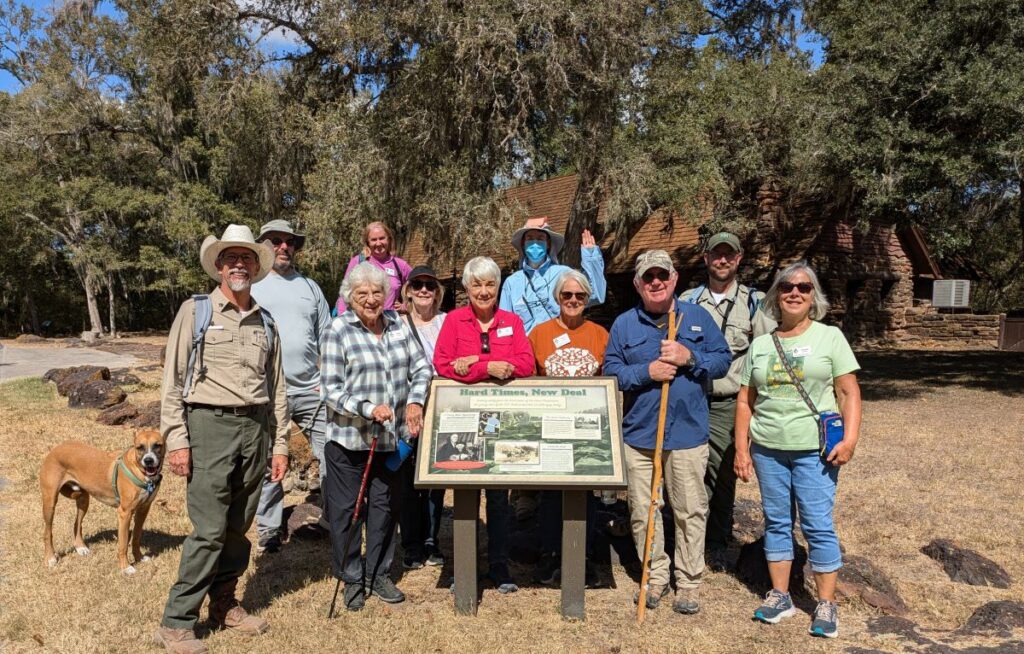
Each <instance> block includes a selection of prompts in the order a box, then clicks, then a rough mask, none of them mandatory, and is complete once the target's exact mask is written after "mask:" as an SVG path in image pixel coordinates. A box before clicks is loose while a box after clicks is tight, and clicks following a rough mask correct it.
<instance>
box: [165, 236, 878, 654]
mask: <svg viewBox="0 0 1024 654" xmlns="http://www.w3.org/2000/svg"><path fill="white" fill-rule="evenodd" d="M304 241H305V237H304V236H303V235H302V234H299V233H297V232H296V231H295V230H294V229H292V227H291V225H290V224H289V223H288V222H286V221H283V220H275V221H271V222H269V223H267V224H266V225H264V226H263V227H262V229H261V230H260V233H259V235H258V236H257V237H255V238H254V237H253V235H252V233H251V231H250V230H249V229H248V228H247V227H244V226H239V225H231V226H229V227H228V228H227V230H226V231H225V232H224V235H223V236H222V238H220V239H217V238H216V237H214V236H210V237H207V239H206V241H205V242H204V243H203V246H202V248H201V252H200V258H201V262H202V264H203V268H204V269H205V270H206V272H207V273H208V274H209V275H210V276H211V277H212V278H213V279H214V280H216V281H217V282H218V284H219V285H218V287H217V288H216V289H215V290H214V291H213V292H212V293H210V294H209V295H208V296H205V295H203V296H193V298H191V299H189V300H186V301H185V303H184V304H183V305H182V307H181V309H180V310H179V312H178V315H177V317H176V318H175V321H174V324H173V326H172V328H171V332H170V336H169V341H168V348H167V360H166V367H165V372H164V380H163V390H162V401H163V405H162V406H163V408H162V416H161V429H162V431H164V432H165V434H166V435H167V437H168V440H167V449H168V456H167V465H168V466H169V468H170V470H171V472H173V473H175V474H178V475H183V476H187V477H188V486H187V488H188V490H187V502H188V508H189V516H190V519H191V520H192V522H193V531H192V533H191V534H190V535H189V536H188V538H187V539H186V541H185V544H184V546H183V551H182V557H181V564H180V568H179V575H178V581H177V582H176V583H175V585H174V586H173V587H172V589H171V592H170V596H169V598H168V601H167V604H166V608H165V611H164V616H163V620H162V622H161V626H160V628H159V629H158V631H157V633H156V640H157V641H158V642H159V643H161V644H163V645H164V646H165V647H166V649H167V650H168V651H171V652H177V653H186V654H202V653H203V652H205V651H206V647H205V644H204V643H203V642H202V641H201V640H199V639H197V637H196V635H195V631H194V627H195V625H196V623H197V621H198V619H199V611H200V608H201V606H202V603H203V600H204V598H205V597H206V596H209V597H210V605H209V615H210V619H211V622H212V623H213V624H214V625H215V626H219V627H224V628H229V629H232V630H235V631H237V632H241V633H246V634H258V633H262V632H264V631H266V630H267V628H268V624H267V622H266V621H265V620H263V619H262V618H260V617H257V616H254V615H250V614H249V613H247V612H246V611H245V609H244V608H243V607H242V606H241V605H240V603H239V602H238V600H237V599H236V597H235V587H236V584H237V580H238V579H239V577H240V576H241V575H242V573H243V572H244V571H245V569H246V567H247V565H248V561H249V556H250V548H251V544H250V542H249V540H248V539H247V537H246V536H245V533H246V531H247V530H248V528H249V527H250V525H251V523H252V521H253V519H254V518H256V520H257V531H258V548H259V549H260V550H261V551H264V552H268V553H271V552H273V551H275V550H276V549H277V548H278V547H280V540H281V539H280V532H279V530H280V528H281V515H282V505H283V497H284V493H283V490H282V489H281V484H280V481H281V479H282V478H283V476H284V474H285V472H286V470H287V465H288V449H287V436H288V433H289V424H290V422H291V421H294V422H295V423H296V424H298V425H299V426H300V428H301V429H302V430H303V432H304V433H305V434H306V435H307V437H309V439H310V442H311V444H312V449H313V453H314V456H315V458H316V459H317V461H318V468H316V470H317V472H316V474H314V475H312V476H313V477H314V478H318V479H319V481H320V485H321V489H322V498H323V515H324V518H323V519H322V520H321V523H320V527H319V528H321V529H324V530H325V531H329V534H330V538H331V552H332V555H331V565H332V573H333V575H334V576H335V577H336V578H337V579H339V580H340V581H341V582H343V583H344V594H343V603H344V606H345V607H346V608H347V609H349V610H359V609H361V608H362V607H363V606H364V605H365V602H366V600H367V598H368V597H370V596H374V595H375V596H377V597H378V598H379V599H380V600H382V601H384V602H391V603H395V602H401V601H403V600H404V599H405V595H404V593H402V591H401V590H400V589H399V588H398V587H397V586H396V585H395V583H394V582H393V581H392V579H391V578H390V576H389V571H390V568H391V566H392V562H393V559H394V552H395V545H396V538H399V537H400V538H401V544H402V551H403V553H404V556H403V561H402V563H403V564H404V567H405V568H406V569H416V568H419V567H422V566H424V565H441V564H443V563H444V561H445V559H444V554H443V553H442V550H441V548H440V547H439V542H438V534H439V530H440V523H441V515H442V508H443V493H442V492H441V491H437V490H424V489H417V488H415V487H414V485H413V477H414V473H413V470H414V457H415V454H414V455H413V458H410V459H408V460H405V461H404V462H403V463H402V464H401V465H400V466H397V468H396V467H395V466H393V465H389V461H388V460H387V459H388V455H389V454H390V453H392V452H394V451H395V450H396V449H399V448H400V444H401V442H402V441H404V442H405V443H407V444H408V443H411V444H415V443H416V438H417V436H418V435H419V434H420V432H421V430H422V428H423V419H424V405H425V404H426V402H427V398H428V392H429V384H430V380H431V378H432V377H434V376H441V377H446V378H450V379H453V380H457V381H459V382H462V383H466V384H472V383H478V382H487V381H500V380H508V379H513V378H521V377H528V376H531V375H543V376H559V377H579V376H594V375H606V376H612V377H615V378H616V379H617V382H618V386H619V389H620V390H621V391H622V393H623V398H624V405H623V423H622V434H623V439H624V442H625V446H626V456H625V465H626V472H627V478H628V501H629V508H630V516H631V526H632V532H633V537H634V542H635V544H636V547H637V550H638V551H641V550H642V549H643V547H644V544H645V542H644V541H645V537H646V530H647V518H648V512H649V510H650V503H651V501H652V488H651V487H652V482H653V480H652V475H653V469H654V456H655V447H656V440H657V438H658V436H659V434H658V431H659V430H658V425H657V422H658V420H657V417H658V409H659V404H660V401H661V396H662V390H663V389H665V390H666V392H667V396H668V410H667V413H666V420H665V426H664V431H663V459H662V465H663V468H664V480H663V484H662V486H661V489H660V492H659V493H657V494H656V496H657V501H658V503H659V505H663V511H662V512H661V513H656V514H655V515H656V524H655V538H654V543H653V547H652V550H651V569H650V583H649V584H648V585H647V587H646V588H643V589H640V590H639V591H638V592H637V593H636V595H635V597H634V600H635V601H637V602H641V601H642V602H645V604H646V606H647V607H648V608H652V609H653V608H656V607H657V606H658V605H659V603H660V602H661V600H662V599H663V598H664V597H665V596H666V595H668V594H669V592H670V579H669V574H670V557H669V555H668V553H667V552H666V551H665V533H664V532H665V530H666V529H667V527H666V526H665V525H666V524H667V523H669V521H670V522H671V525H672V527H673V528H674V529H673V532H674V535H675V548H674V553H673V555H672V557H671V564H672V565H673V566H674V569H675V581H676V594H675V598H674V601H673V603H672V607H673V609H674V610H676V611H677V612H679V613H683V614H693V613H696V612H698V611H699V609H700V597H699V587H700V584H701V580H702V577H703V574H704V571H705V565H706V558H707V563H708V564H710V565H712V566H716V565H722V563H723V561H724V557H725V556H726V551H727V548H728V545H729V540H730V538H731V532H732V510H733V503H734V499H735V488H736V481H737V479H741V480H743V481H749V480H750V479H751V478H752V477H753V476H754V474H755V473H756V476H757V479H758V483H759V486H760V490H761V497H762V502H763V506H764V514H765V532H766V542H765V553H766V557H767V560H768V565H769V571H770V573H771V579H772V586H773V588H772V590H771V591H770V592H769V593H768V595H767V596H766V598H765V600H764V603H763V604H762V605H761V606H760V607H758V608H757V609H756V610H755V612H754V618H755V619H757V620H760V621H763V622H766V623H776V622H778V621H780V620H781V619H783V618H786V617H789V616H791V615H793V614H794V612H795V609H794V607H793V603H792V600H791V598H790V596H789V593H788V587H787V584H788V581H789V569H790V566H791V564H792V559H793V528H794V521H795V520H796V519H797V517H798V518H799V524H800V527H801V531H802V532H803V534H804V537H805V538H806V540H807V542H808V545H809V550H810V553H809V559H810V563H811V567H812V570H813V571H814V574H815V580H816V583H817V588H818V594H819V598H820V601H819V603H818V606H817V608H816V610H815V613H814V617H813V621H812V623H811V628H810V631H811V633H812V634H814V635H819V636H826V637H834V636H835V635H836V634H837V631H838V616H837V610H836V605H835V581H836V574H837V571H838V570H839V568H840V567H841V565H842V557H841V554H840V550H839V544H838V539H837V537H836V532H835V528H834V526H833V523H832V509H833V506H834V502H835V492H836V482H837V477H838V470H839V467H840V466H842V465H843V464H845V463H846V462H848V461H849V460H850V458H851V457H852V456H853V451H854V448H855V446H856V443H857V438H858V434H859V423H860V395H859V389H858V386H857V381H856V376H855V373H856V371H857V370H858V365H857V361H856V359H855V358H854V356H853V353H852V351H851V350H850V347H849V345H848V344H847V342H846V340H845V338H844V337H843V335H842V332H840V331H839V330H838V329H836V328H833V327H828V326H825V325H823V324H822V323H820V322H818V321H819V320H820V319H821V318H822V317H823V316H824V315H825V312H826V310H827V308H828V302H827V300H826V298H825V295H824V293H823V291H822V289H821V286H820V284H819V282H818V279H817V277H816V276H815V273H814V271H813V270H812V269H811V268H810V267H809V266H807V265H806V264H805V263H802V262H801V263H797V264H793V265H791V266H788V267H786V268H785V269H783V270H782V271H780V272H779V273H778V274H777V275H776V277H775V280H774V282H773V284H772V286H771V288H770V289H769V290H768V292H767V293H766V294H762V293H759V292H757V291H755V290H753V289H750V288H748V287H746V286H744V285H742V284H740V283H739V282H738V280H737V273H738V269H739V264H740V262H741V260H742V256H743V248H742V245H741V243H740V241H739V239H738V238H737V237H736V236H735V235H732V234H729V233H724V232H723V233H720V234H717V235H715V236H713V237H712V238H711V239H709V241H708V242H707V244H706V249H705V254H704V261H705V264H706V265H707V270H708V279H707V282H706V283H705V284H702V285H700V286H698V287H697V288H695V289H692V290H689V291H686V292H683V293H682V294H679V295H677V292H676V291H677V289H676V286H677V281H678V274H677V272H676V270H675V266H674V264H673V262H672V259H671V257H670V256H669V254H668V253H666V252H665V251H663V250H651V251H647V252H644V253H642V254H641V255H639V256H638V257H637V260H636V263H635V269H634V277H633V285H634V287H635V289H636V291H637V292H638V294H639V296H640V303H639V304H638V305H637V306H635V307H633V308H631V309H629V310H627V311H625V312H624V313H623V314H621V315H620V316H618V318H616V320H615V321H614V324H613V325H612V328H611V331H610V332H608V331H606V330H605V329H604V328H603V327H601V326H600V325H598V324H596V323H594V322H592V321H590V320H588V319H587V318H586V317H585V310H586V308H587V307H588V306H592V305H595V304H600V303H602V302H604V300H605V296H606V289H607V285H606V279H605V275H604V260H603V256H602V253H601V250H600V248H598V247H597V244H596V242H595V240H594V238H593V237H592V235H591V234H590V233H589V232H587V231H584V233H583V234H582V239H581V252H580V255H581V267H582V270H575V269H572V268H570V267H568V266H565V265H563V264H561V263H560V262H559V255H560V254H561V252H562V249H563V247H564V239H563V237H562V235H560V234H558V233H556V232H554V231H553V230H552V229H551V228H550V227H549V226H548V224H547V221H546V219H545V218H543V217H540V218H533V219H530V220H528V221H527V223H526V224H525V225H524V226H523V228H522V229H520V230H518V231H516V232H515V234H514V235H513V237H512V245H513V246H514V247H515V249H516V251H517V253H518V255H519V265H518V267H517V269H516V270H515V271H514V272H513V273H512V275H510V276H509V277H508V279H506V280H505V282H504V284H502V279H501V269H500V268H499V266H498V264H497V263H495V262H494V261H493V260H492V259H490V258H487V257H475V258H473V259H470V260H469V261H468V262H467V263H466V264H465V267H464V269H463V273H462V280H461V281H462V286H463V288H464V289H465V292H466V296H467V298H468V301H467V303H466V305H465V306H462V307H459V308H456V309H454V310H452V311H451V312H450V313H447V314H445V313H443V312H441V310H440V306H441V303H442V299H443V295H444V289H443V287H442V285H441V283H440V280H439V279H438V277H437V275H436V274H435V273H434V272H433V270H432V269H431V268H430V267H429V266H426V265H421V266H417V267H415V268H413V267H411V266H409V265H408V264H407V263H406V262H405V261H403V260H402V259H400V258H398V257H397V256H395V253H394V236H393V234H392V233H391V231H390V230H389V229H388V228H387V227H386V226H385V225H383V224H381V223H372V224H370V225H368V226H367V228H366V230H365V232H364V239H363V241H364V244H365V249H364V251H363V252H362V253H361V254H359V255H356V256H354V257H353V258H352V260H351V261H350V262H349V264H348V267H347V270H346V273H345V277H344V280H343V282H342V284H341V288H340V293H339V298H338V301H337V303H336V307H335V308H336V317H334V318H333V319H332V317H331V315H330V313H331V312H330V309H329V307H328V304H327V301H326V298H325V297H324V295H323V293H322V292H321V291H320V289H319V287H318V286H317V285H316V283H314V282H312V281H311V280H309V279H308V278H306V277H304V276H303V275H301V274H300V273H299V272H298V271H297V269H296V268H295V261H294V260H295V256H296V253H297V252H298V251H300V250H301V249H302V247H303V245H304ZM670 314H672V315H671V320H670ZM669 322H672V323H674V324H676V325H677V329H676V332H675V334H674V335H673V336H674V337H671V338H670V336H669V333H668V332H669V330H668V323H669ZM780 357H783V358H784V359H780ZM804 389H806V390H804ZM808 394H809V395H810V396H812V397H813V403H814V405H815V406H814V407H813V408H816V409H817V410H818V411H831V410H836V409H838V410H839V411H840V412H841V413H842V417H843V418H844V419H845V437H844V438H843V440H842V441H841V442H840V443H839V445H837V446H836V447H835V448H834V449H833V450H832V451H831V452H830V453H829V454H828V456H827V457H825V456H823V455H821V454H820V453H819V446H818V435H817V434H818V420H819V417H818V415H817V414H816V413H815V412H814V411H812V410H811V407H810V406H809V404H808V403H807V402H805V401H804V400H803V398H804V396H805V395H808ZM413 451H415V447H414V448H413ZM375 453H376V454H378V455H376V456H375ZM268 462H269V464H268ZM363 490H365V499H366V509H365V512H364V513H362V516H363V517H362V519H361V520H360V521H358V522H356V521H354V520H353V513H354V512H355V511H356V505H357V502H358V501H359V497H360V496H361V494H362V492H363ZM485 498H486V522H487V534H488V548H487V549H488V551H487V568H486V570H487V572H486V575H487V577H488V578H489V579H490V580H491V581H492V582H493V583H494V585H495V587H496V588H497V590H498V591H499V592H500V593H510V592H514V591H516V590H517V588H518V587H517V585H516V582H515V580H514V579H513V577H512V575H511V573H510V571H509V566H508V558H509V528H510V518H511V511H510V504H509V493H508V491H504V490H487V491H485ZM591 500H592V502H593V498H591ZM591 506H592V504H591ZM560 510H561V498H560V494H559V493H557V492H548V491H546V492H543V493H541V494H540V497H539V520H540V525H541V543H540V544H539V545H540V548H541V551H542V553H543V556H542V557H541V562H540V564H539V565H538V571H537V578H538V580H540V581H542V582H551V581H557V571H558V569H559V565H558V561H559V556H560V552H559V548H560V544H561V538H560V526H561V520H560V515H559V514H560ZM591 515H592V511H590V510H589V509H588V517H590V516H591ZM588 522H590V524H591V526H592V520H590V521H588ZM396 523H397V525H398V529H397V532H398V533H397V534H396V528H395V527H396ZM364 528H365V536H364V535H363V529H364ZM364 538H365V543H364ZM592 540H593V539H592V538H591V537H590V530H589V529H588V538H587V547H588V550H589V548H590V546H591V545H592ZM364 545H365V547H364ZM706 555H707V556H706ZM591 576H592V570H590V568H589V566H588V571H587V577H588V581H589V580H590V578H591Z"/></svg>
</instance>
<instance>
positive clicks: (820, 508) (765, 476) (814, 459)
mask: <svg viewBox="0 0 1024 654" xmlns="http://www.w3.org/2000/svg"><path fill="white" fill-rule="evenodd" d="M750 453H751V458H753V460H754V470H755V471H756V472H757V484H758V486H760V488H761V506H762V507H763V509H764V554H765V558H767V559H768V560H769V561H792V560H793V517H792V512H791V509H790V507H791V506H792V503H793V499H796V506H797V510H798V511H799V515H800V530H801V531H802V532H803V534H804V538H806V539H807V546H808V549H809V552H808V553H807V558H808V560H809V561H810V563H811V570H813V571H814V572H835V571H836V570H838V569H839V568H841V567H843V555H842V553H841V552H840V551H839V537H838V536H836V529H835V525H834V524H833V523H832V509H833V507H834V506H835V503H836V482H837V480H838V478H839V468H838V467H836V466H833V465H828V464H826V463H825V462H824V461H822V459H821V456H819V454H818V451H817V450H800V451H795V452H793V451H786V450H773V449H770V448H767V447H761V446H760V445H757V444H756V443H755V444H753V445H752V446H751V448H750Z"/></svg>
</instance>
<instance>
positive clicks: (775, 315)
mask: <svg viewBox="0 0 1024 654" xmlns="http://www.w3.org/2000/svg"><path fill="white" fill-rule="evenodd" d="M799 272H802V273H804V274H806V275H807V278H808V279H810V280H811V284H813V285H814V294H813V295H811V311H810V314H809V317H810V319H811V320H821V319H822V318H824V317H825V314H826V313H828V307H829V304H828V298H827V297H826V296H825V291H823V290H821V282H819V281H818V275H816V274H815V273H814V268H811V266H810V265H809V264H808V263H807V262H806V261H797V262H796V263H791V264H789V265H788V266H786V267H785V268H783V269H782V270H780V271H779V272H778V273H776V275H775V281H773V282H772V285H771V288H769V289H768V292H767V293H765V296H764V312H765V313H766V314H767V315H768V317H769V318H771V319H772V320H774V321H776V322H779V321H780V320H782V312H781V311H780V310H779V284H781V283H782V282H788V281H789V280H790V279H792V278H793V277H794V276H795V275H796V274H797V273H799Z"/></svg>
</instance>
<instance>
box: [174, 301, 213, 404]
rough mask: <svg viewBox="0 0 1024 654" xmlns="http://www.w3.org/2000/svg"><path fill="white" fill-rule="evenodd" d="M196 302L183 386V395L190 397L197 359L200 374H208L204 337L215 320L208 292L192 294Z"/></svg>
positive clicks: (193, 386)
mask: <svg viewBox="0 0 1024 654" xmlns="http://www.w3.org/2000/svg"><path fill="white" fill-rule="evenodd" d="M192 300H193V301H194V302H195V306H194V307H193V315H192V347H191V348H189V351H188V365H187V366H186V368H185V384H184V385H183V386H182V393H181V396H182V397H183V398H184V397H188V395H189V393H191V392H192V389H193V388H195V368H196V361H198V362H199V374H200V375H205V374H206V367H205V366H204V365H203V339H204V337H205V336H206V330H208V329H209V328H210V322H211V321H212V320H213V302H212V301H211V300H210V296H209V295H206V294H197V295H193V296H192Z"/></svg>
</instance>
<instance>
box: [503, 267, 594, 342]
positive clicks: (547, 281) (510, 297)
mask: <svg viewBox="0 0 1024 654" xmlns="http://www.w3.org/2000/svg"><path fill="white" fill-rule="evenodd" d="M580 254H581V256H580V264H581V267H582V268H583V274H585V275H586V276H587V279H588V280H590V286H591V287H592V288H593V290H594V292H593V294H592V295H591V296H590V302H589V303H588V305H587V306H594V305H597V304H603V303H604V298H605V294H606V292H607V290H608V281H607V280H606V279H605V278H604V256H603V255H602V254H601V248H596V247H594V248H580ZM566 270H572V268H570V267H569V266H563V265H562V264H559V263H552V262H551V259H550V258H548V259H547V260H546V261H545V262H544V263H543V264H542V265H541V266H540V268H536V269H534V268H532V267H531V266H530V265H529V264H528V263H526V259H525V258H524V259H522V260H521V261H520V262H519V270H517V271H516V272H514V273H512V274H511V275H509V277H508V279H506V280H505V284H504V285H503V286H502V287H501V298H500V300H499V302H498V306H499V308H501V309H504V310H505V311H511V312H512V313H514V314H516V315H517V316H519V318H520V320H522V321H523V326H524V327H525V328H526V333H527V334H529V333H530V331H531V330H532V329H533V328H534V327H535V326H536V325H539V324H541V323H542V322H547V321H548V320H551V319H552V318H557V317H558V314H559V313H560V312H561V309H559V308H558V302H557V301H556V300H555V296H554V291H555V282H557V281H558V277H559V276H560V275H561V274H562V273H564V272H565V271H566Z"/></svg>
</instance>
